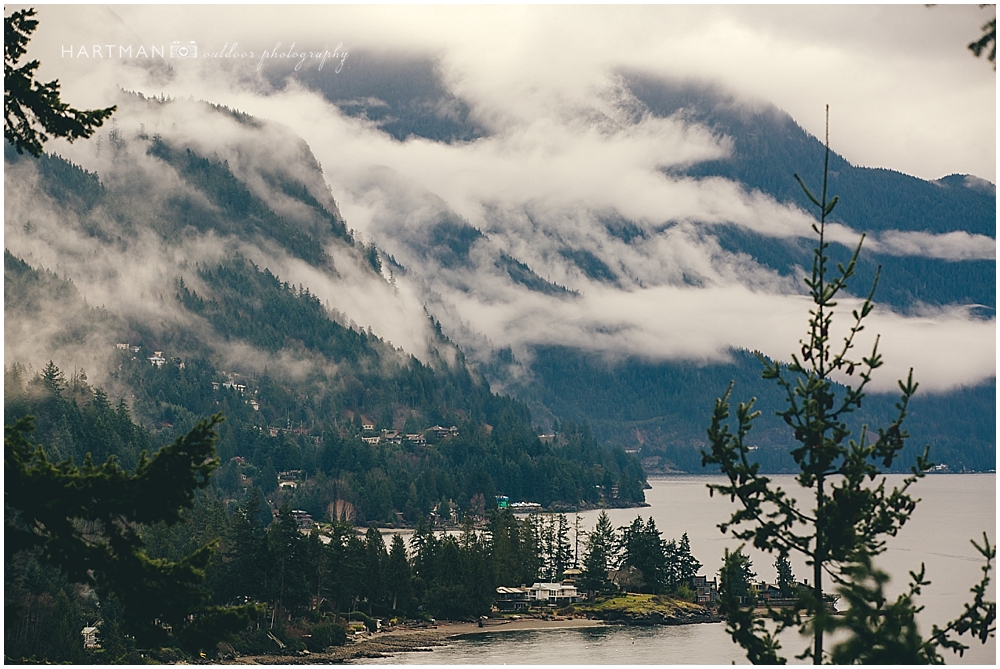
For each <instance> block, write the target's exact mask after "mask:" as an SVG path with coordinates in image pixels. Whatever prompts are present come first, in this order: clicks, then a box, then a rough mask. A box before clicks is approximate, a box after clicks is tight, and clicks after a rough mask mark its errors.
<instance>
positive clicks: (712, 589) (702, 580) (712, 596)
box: [690, 574, 719, 604]
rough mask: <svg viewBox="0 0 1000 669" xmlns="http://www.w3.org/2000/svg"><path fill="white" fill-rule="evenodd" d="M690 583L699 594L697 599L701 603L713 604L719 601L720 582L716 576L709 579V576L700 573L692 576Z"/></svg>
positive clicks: (696, 593)
mask: <svg viewBox="0 0 1000 669" xmlns="http://www.w3.org/2000/svg"><path fill="white" fill-rule="evenodd" d="M690 583H691V589H692V590H694V592H695V595H696V596H697V598H696V599H695V601H696V602H698V603H699V604H711V603H712V602H717V601H719V584H718V582H717V581H716V580H715V579H714V578H713V579H712V580H711V581H709V580H708V577H707V576H702V575H701V574H699V575H697V576H692V577H691V581H690Z"/></svg>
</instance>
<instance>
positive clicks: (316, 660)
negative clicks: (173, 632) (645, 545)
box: [213, 617, 605, 665]
mask: <svg viewBox="0 0 1000 669" xmlns="http://www.w3.org/2000/svg"><path fill="white" fill-rule="evenodd" d="M602 626H605V623H604V622H603V621H601V620H594V619H591V618H576V617H572V618H562V619H555V620H543V619H541V618H520V619H518V620H511V619H503V620H499V619H495V618H490V619H488V620H486V621H485V624H484V626H483V627H480V626H479V624H478V623H469V622H450V621H442V622H438V623H437V624H436V625H435V626H434V627H430V628H427V627H414V628H407V627H402V628H396V629H393V630H390V631H386V632H379V633H377V634H373V635H371V636H366V637H364V638H363V639H359V640H358V641H356V642H354V643H350V644H347V645H345V646H338V647H336V648H333V649H332V650H331V651H330V652H328V653H309V654H307V655H244V656H241V657H237V658H235V659H232V660H227V661H225V662H218V663H213V664H267V665H275V664H286V665H288V664H343V663H348V662H351V661H352V660H360V659H378V658H382V657H388V656H390V655H394V654H396V653H413V652H429V651H432V650H433V649H434V648H435V647H441V646H447V645H449V640H451V639H455V638H457V637H461V636H466V635H469V634H483V633H487V632H519V631H538V630H555V629H582V628H587V627H602Z"/></svg>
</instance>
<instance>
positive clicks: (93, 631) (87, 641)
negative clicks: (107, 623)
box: [80, 620, 101, 650]
mask: <svg viewBox="0 0 1000 669" xmlns="http://www.w3.org/2000/svg"><path fill="white" fill-rule="evenodd" d="M100 624H101V621H100V620H98V621H97V622H96V623H94V624H93V625H87V626H86V627H84V628H83V629H82V630H80V634H81V635H83V647H84V648H87V649H90V650H95V649H97V648H100V647H101V644H100V643H98V641H97V631H98V630H99V629H100V628H99V627H98V625H100Z"/></svg>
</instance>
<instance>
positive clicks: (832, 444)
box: [703, 108, 996, 664]
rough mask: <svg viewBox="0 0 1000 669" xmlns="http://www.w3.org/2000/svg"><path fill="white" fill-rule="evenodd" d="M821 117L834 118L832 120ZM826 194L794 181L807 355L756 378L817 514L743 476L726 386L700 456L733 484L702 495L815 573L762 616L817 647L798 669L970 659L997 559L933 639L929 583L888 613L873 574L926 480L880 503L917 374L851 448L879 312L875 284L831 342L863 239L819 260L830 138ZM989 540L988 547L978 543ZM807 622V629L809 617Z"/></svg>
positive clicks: (744, 448)
mask: <svg viewBox="0 0 1000 669" xmlns="http://www.w3.org/2000/svg"><path fill="white" fill-rule="evenodd" d="M827 111H828V112H829V108H828V110H827ZM826 147H827V149H826V158H825V160H824V166H823V185H822V190H821V191H820V194H819V196H818V197H817V196H815V195H813V193H812V192H811V191H810V190H809V189H808V188H807V187H806V185H805V184H804V183H803V182H802V180H801V179H799V177H798V175H796V179H797V180H798V181H799V185H800V186H801V187H802V189H803V191H804V192H805V194H806V195H807V196H808V198H809V200H810V201H811V202H812V203H813V204H814V205H815V206H816V207H817V209H818V213H819V220H818V222H817V223H814V224H813V231H814V232H815V233H816V235H817V236H818V243H817V246H816V248H815V249H814V253H813V265H812V271H811V274H810V276H808V277H807V278H806V279H805V282H806V285H807V286H808V288H809V295H810V297H811V299H812V309H811V310H810V312H809V314H810V318H809V323H808V331H807V335H806V337H805V339H804V340H802V341H801V342H800V343H801V348H800V350H799V351H798V352H797V353H793V354H792V356H791V358H792V360H791V363H789V364H787V365H786V364H782V363H778V362H770V361H768V360H765V359H763V358H762V363H763V365H764V370H763V378H765V379H771V380H773V381H774V382H775V383H776V384H777V385H778V387H779V388H781V389H782V391H783V394H784V395H785V408H783V409H782V410H780V411H778V412H777V414H778V415H779V416H781V417H782V418H783V419H784V421H785V423H786V424H787V425H788V426H789V427H790V428H791V429H792V430H793V432H794V438H795V440H796V441H797V442H799V445H798V446H796V447H795V448H793V449H792V450H791V451H790V455H791V456H792V457H793V458H794V459H795V462H796V464H797V465H798V466H799V468H800V473H799V474H798V476H796V481H797V483H798V484H799V485H800V486H801V487H802V488H803V489H805V490H807V491H809V495H810V496H811V497H812V498H813V502H812V508H803V506H804V505H800V504H799V503H798V502H797V501H796V500H795V498H794V497H793V496H791V495H789V494H787V493H786V492H785V491H784V490H782V489H781V488H779V487H778V486H776V485H774V483H773V482H772V481H771V480H770V479H769V478H768V477H766V476H762V475H761V474H760V473H759V469H760V465H759V463H756V462H751V460H750V458H749V453H750V446H749V444H747V443H746V436H747V434H748V433H749V432H750V430H751V429H752V428H753V421H754V419H755V418H756V417H757V416H758V415H760V412H759V411H754V409H753V407H754V402H755V400H750V401H749V402H746V403H740V404H739V405H738V407H737V410H736V432H735V434H734V433H733V432H732V431H730V426H729V424H728V423H729V416H730V413H729V411H730V405H729V397H730V394H731V393H732V389H733V386H732V384H730V386H729V390H728V391H727V392H726V394H725V395H724V396H723V397H722V398H721V399H718V400H717V401H716V403H715V411H714V413H713V416H712V422H711V426H710V427H709V429H708V437H709V443H710V444H711V448H710V451H708V452H703V464H718V465H719V466H720V469H721V470H722V473H723V474H724V475H726V476H727V477H728V479H729V481H728V483H727V484H723V485H710V486H709V490H710V491H711V492H713V493H714V492H719V493H721V494H723V495H726V496H728V497H730V498H731V499H732V500H734V501H736V502H738V503H739V505H740V507H741V508H739V509H738V510H737V511H736V512H735V513H734V514H733V516H732V517H731V519H730V520H729V521H727V522H725V523H722V524H721V525H720V526H719V527H720V529H722V531H723V532H726V531H728V530H729V529H730V528H732V529H733V534H734V535H735V536H736V537H737V538H739V539H742V540H744V541H752V542H753V545H754V546H755V547H756V548H759V549H762V550H765V551H769V552H777V553H778V554H779V555H788V554H789V553H791V552H793V551H794V552H797V553H800V554H802V555H804V556H805V557H806V559H807V561H808V563H809V564H811V565H812V568H813V583H812V584H811V586H810V587H809V588H802V589H800V590H799V592H798V602H797V606H795V607H793V608H792V609H787V610H782V611H773V610H772V611H770V615H771V617H772V618H773V619H775V620H777V621H778V627H777V632H780V631H781V630H783V629H785V628H787V627H791V626H795V627H798V628H799V629H800V631H802V632H803V633H804V634H809V633H811V634H812V637H813V644H812V647H811V648H807V649H806V650H805V651H804V652H803V653H802V654H801V655H799V656H798V657H800V658H807V657H811V658H812V660H813V662H814V663H816V664H821V663H822V662H823V661H824V660H826V659H832V660H833V661H834V662H837V663H843V662H853V661H883V662H884V661H891V662H894V663H900V664H908V663H915V662H937V661H940V659H941V658H940V657H939V656H938V654H937V649H938V648H949V649H953V650H956V651H959V652H961V651H962V650H964V648H965V646H963V645H962V644H961V643H959V642H958V641H957V639H956V638H954V637H955V636H959V635H961V634H963V633H972V634H974V635H976V636H978V637H979V638H981V639H983V640H984V641H985V639H986V638H987V637H988V636H990V635H992V633H993V622H994V621H995V619H996V605H995V603H992V602H986V601H985V600H984V599H983V596H982V593H984V592H985V588H986V585H987V584H988V583H989V571H990V563H991V560H992V559H993V557H995V555H996V551H995V550H994V549H993V548H992V547H991V546H990V545H989V542H988V541H984V545H983V546H982V547H980V546H978V545H977V546H976V547H977V549H978V550H979V551H980V553H981V554H982V555H983V556H984V557H985V558H986V559H987V565H986V567H985V568H984V577H983V581H982V582H981V583H980V584H979V585H977V586H976V588H975V589H974V590H973V592H974V593H977V594H976V598H975V600H974V602H973V603H972V605H966V610H965V611H964V612H963V613H962V614H961V616H960V617H959V618H958V619H956V620H955V621H953V622H952V623H950V624H949V625H948V626H946V627H945V629H943V630H941V629H939V628H937V627H936V626H935V627H934V629H933V632H932V635H931V637H930V638H929V639H927V640H924V639H922V638H921V637H919V635H918V634H917V630H916V619H915V613H916V611H917V608H916V606H915V605H914V604H913V598H914V597H915V596H916V595H917V594H919V592H920V587H921V586H922V585H925V584H926V582H925V581H924V580H923V570H922V569H921V571H920V573H919V574H914V573H911V575H912V577H913V582H912V584H911V586H910V591H909V592H908V593H905V594H904V595H901V596H900V597H899V598H898V599H897V600H896V601H895V602H888V600H887V598H886V597H885V595H884V592H883V588H882V586H883V585H884V583H885V582H886V581H887V580H888V577H887V575H886V574H885V573H884V572H880V571H878V570H877V569H875V567H874V566H873V564H872V560H873V558H874V557H876V556H878V555H879V554H880V553H882V552H883V551H884V550H885V538H884V537H887V536H893V535H895V534H896V533H897V532H898V531H899V529H900V528H901V527H902V526H903V524H904V523H906V522H907V520H908V519H909V517H910V515H911V514H912V512H913V510H914V508H915V507H916V503H917V500H915V499H914V498H913V497H911V496H910V494H909V492H908V491H909V488H910V486H911V485H912V484H913V483H915V482H916V481H917V479H918V478H920V477H921V476H923V475H924V472H926V471H927V470H929V469H930V467H931V466H932V463H931V462H930V461H929V460H928V458H927V449H924V453H923V455H922V456H918V457H917V458H916V462H915V463H914V465H913V467H912V469H911V474H910V475H909V476H907V477H906V478H905V479H904V481H903V484H902V486H901V487H900V488H895V487H894V488H892V489H891V490H887V489H886V479H885V477H884V475H881V470H880V467H881V468H885V469H888V468H889V467H891V466H892V464H893V462H894V460H895V459H896V458H897V457H898V456H899V454H900V452H901V451H902V449H903V446H904V442H905V440H906V439H907V438H908V437H909V435H908V433H907V432H906V430H905V429H904V428H903V421H904V419H905V418H906V415H907V408H908V406H909V402H910V399H911V398H912V397H913V394H914V393H915V392H916V390H917V384H916V382H914V381H913V378H912V376H913V375H912V371H911V373H910V375H909V377H908V378H907V379H906V381H900V382H899V388H900V391H901V397H900V400H899V402H898V403H897V405H896V408H897V413H896V416H895V418H894V419H893V420H892V422H891V423H890V424H889V425H888V426H887V427H884V428H878V429H877V431H876V430H871V431H869V429H868V428H867V426H865V427H862V429H861V433H860V435H859V436H858V438H857V439H856V440H855V439H850V437H851V431H850V429H849V428H848V426H847V424H846V422H845V421H846V419H847V416H848V415H849V414H851V413H852V412H854V411H855V410H857V409H860V408H861V404H862V401H863V400H864V398H865V388H866V386H867V384H868V383H869V382H870V380H871V375H872V373H873V371H874V370H875V369H877V368H878V367H880V366H881V365H882V358H881V356H880V354H879V352H878V338H877V337H876V339H875V344H874V346H873V348H872V352H871V354H870V355H868V356H867V357H866V356H861V357H860V358H858V357H857V356H856V355H855V354H853V353H852V350H853V348H854V342H855V337H856V335H857V334H858V333H859V332H861V331H862V330H863V329H864V325H863V322H864V320H865V318H866V317H867V316H868V315H869V314H870V313H871V311H872V309H873V308H874V305H873V302H872V298H873V295H874V292H875V286H876V285H877V283H878V274H879V273H878V272H877V273H876V276H875V282H874V285H873V286H872V288H871V291H870V292H869V293H868V297H867V298H866V299H865V300H864V301H863V302H862V303H861V306H860V308H859V309H856V310H854V311H853V312H852V323H851V326H850V328H849V329H848V330H847V335H846V336H845V337H844V340H843V342H842V343H841V344H835V343H834V340H833V339H832V338H831V330H832V325H833V319H834V313H835V307H836V306H837V299H838V296H839V295H840V294H842V293H843V292H844V291H845V290H846V289H847V285H848V281H849V280H850V279H851V277H852V276H853V275H854V270H855V267H856V263H857V258H858V254H859V253H860V251H861V244H862V243H863V241H864V237H863V236H862V239H861V241H860V242H859V243H858V246H857V248H856V249H855V250H854V253H853V255H852V256H851V258H850V260H849V261H848V262H847V263H846V264H838V265H837V267H836V271H835V272H834V271H832V270H831V268H830V259H829V257H828V255H827V252H828V251H827V249H828V247H829V242H827V241H826V238H825V223H826V220H827V217H828V216H829V215H830V213H831V212H832V211H833V209H834V207H835V206H836V204H837V198H836V197H833V198H830V197H829V196H828V193H827V176H828V174H829V158H830V149H829V133H827V140H826ZM835 372H839V373H840V374H842V375H844V376H845V377H848V378H851V379H854V380H856V382H855V384H854V385H846V386H844V389H843V391H837V389H836V386H835V384H834V382H833V381H832V379H831V377H832V375H833V374H834V373H835ZM984 539H985V537H984ZM824 577H825V578H826V579H827V582H828V583H829V582H832V583H833V584H834V585H835V587H836V590H837V592H838V593H839V594H840V596H841V597H842V598H843V599H844V601H845V602H847V603H848V605H849V607H850V608H849V610H848V612H847V613H846V614H845V615H844V616H842V617H838V616H834V615H832V613H831V610H830V608H831V607H830V599H831V596H830V594H829V592H828V591H825V590H824ZM723 609H724V613H725V614H726V615H727V617H728V627H729V631H730V635H731V636H732V637H733V639H734V640H735V641H736V642H738V643H740V644H741V645H742V646H743V647H744V648H746V649H747V655H748V657H749V659H750V660H751V661H752V662H755V663H756V662H767V663H772V662H783V661H784V658H782V657H780V656H779V655H778V654H777V651H778V650H779V649H780V647H781V646H780V644H779V643H778V641H777V632H775V633H774V634H772V633H771V632H770V631H768V630H767V628H766V627H765V626H764V624H763V622H762V621H761V620H760V619H755V618H753V616H752V615H751V612H750V611H749V610H744V609H742V608H741V607H740V606H739V604H738V602H735V601H733V600H732V598H730V599H729V600H728V601H727V600H726V599H725V598H724V599H723ZM803 612H804V615H803ZM834 630H844V631H846V632H847V634H846V635H845V637H844V640H843V641H841V642H840V643H839V644H838V645H837V646H836V647H835V648H834V649H833V651H832V653H831V652H829V651H827V650H826V649H825V648H824V638H825V636H826V635H827V634H828V633H830V632H832V631H834Z"/></svg>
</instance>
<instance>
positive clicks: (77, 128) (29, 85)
mask: <svg viewBox="0 0 1000 669" xmlns="http://www.w3.org/2000/svg"><path fill="white" fill-rule="evenodd" d="M34 15H35V10H34V9H21V10H18V11H16V12H14V13H12V14H11V15H10V16H8V17H7V18H5V19H4V23H3V82H4V87H3V112H4V125H3V136H4V139H6V140H7V141H8V142H10V143H11V144H13V145H14V148H15V149H17V152H18V153H24V152H25V151H27V152H28V153H30V154H31V155H33V156H36V157H37V156H40V155H41V154H42V145H43V144H44V143H45V142H47V141H48V140H49V138H50V136H52V137H64V138H65V139H66V140H68V141H70V142H72V141H73V140H75V139H80V138H81V137H82V138H87V137H90V136H91V135H92V134H94V131H95V130H96V129H97V128H99V127H101V124H102V123H104V119H106V118H108V117H109V116H111V114H112V113H114V111H115V107H113V106H112V107H107V108H106V109H91V110H86V111H84V110H80V109H74V108H73V107H70V106H69V105H68V104H67V103H65V102H63V101H62V100H61V99H60V98H59V81H58V80H57V79H54V80H52V81H50V82H48V83H44V84H43V83H41V82H39V81H36V80H35V70H37V69H38V66H39V62H38V61H37V60H32V61H30V62H28V63H25V64H24V65H21V66H20V67H18V66H17V64H18V61H19V60H20V59H21V56H23V55H24V54H25V52H26V51H27V44H28V42H29V41H30V39H31V33H33V32H34V31H35V28H37V27H38V21H36V20H34V19H32V18H31V17H32V16H34ZM46 133H48V134H46Z"/></svg>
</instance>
